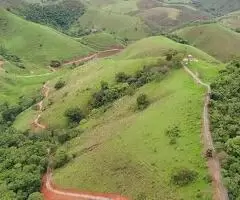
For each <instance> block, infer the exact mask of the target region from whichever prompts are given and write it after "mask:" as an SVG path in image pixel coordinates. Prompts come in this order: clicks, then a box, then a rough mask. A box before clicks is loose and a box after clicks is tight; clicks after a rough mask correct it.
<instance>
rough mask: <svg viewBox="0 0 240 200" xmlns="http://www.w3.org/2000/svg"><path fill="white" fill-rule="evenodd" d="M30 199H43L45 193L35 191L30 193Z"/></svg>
mask: <svg viewBox="0 0 240 200" xmlns="http://www.w3.org/2000/svg"><path fill="white" fill-rule="evenodd" d="M28 200H43V195H42V194H41V193H40V192H34V193H32V194H30V195H29V197H28Z"/></svg>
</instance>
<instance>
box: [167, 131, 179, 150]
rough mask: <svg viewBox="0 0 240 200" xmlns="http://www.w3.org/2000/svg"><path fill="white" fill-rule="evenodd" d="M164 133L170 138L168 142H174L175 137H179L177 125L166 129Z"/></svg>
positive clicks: (175, 140)
mask: <svg viewBox="0 0 240 200" xmlns="http://www.w3.org/2000/svg"><path fill="white" fill-rule="evenodd" d="M166 135H167V136H168V137H169V138H170V141H169V144H171V145H172V144H176V143H177V138H179V137H180V129H179V127H178V126H173V127H170V128H168V129H167V131H166Z"/></svg>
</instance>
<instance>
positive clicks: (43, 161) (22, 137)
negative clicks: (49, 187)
mask: <svg viewBox="0 0 240 200" xmlns="http://www.w3.org/2000/svg"><path fill="white" fill-rule="evenodd" d="M48 148H54V145H53V144H52V142H51V138H50V137H47V136H46V135H34V134H31V133H29V132H25V133H22V132H18V131H16V130H14V129H5V128H3V127H2V128H1V129H0V169H1V170H0V198H1V199H16V200H26V199H28V197H29V196H30V195H31V194H32V193H35V192H37V191H39V190H40V186H41V176H42V174H43V173H44V172H45V171H46V168H47V164H48V160H47V159H48V156H47V149H48ZM31 196H37V194H32V195H31ZM38 196H39V195H38ZM29 199H32V198H30V197H29Z"/></svg>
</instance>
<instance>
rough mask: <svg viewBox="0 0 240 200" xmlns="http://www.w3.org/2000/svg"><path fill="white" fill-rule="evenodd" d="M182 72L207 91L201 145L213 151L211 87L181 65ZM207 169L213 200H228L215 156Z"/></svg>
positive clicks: (210, 159) (209, 161) (209, 160)
mask: <svg viewBox="0 0 240 200" xmlns="http://www.w3.org/2000/svg"><path fill="white" fill-rule="evenodd" d="M183 68H184V70H185V71H186V72H187V73H188V74H189V75H190V76H191V77H192V78H193V79H194V80H195V81H196V82H197V83H198V84H200V85H202V86H204V87H205V88H206V89H207V94H206V96H205V100H204V108H203V131H202V136H203V143H204V150H205V151H206V150H207V149H214V145H213V140H212V134H211V131H210V117H209V103H210V95H211V87H210V85H208V84H207V83H204V82H203V81H202V80H201V79H200V78H199V77H198V76H197V75H196V74H194V73H193V72H192V71H191V70H190V69H189V68H188V67H187V66H186V65H184V64H183ZM208 168H209V173H210V175H211V177H212V185H213V187H214V195H213V199H214V200H228V199H229V198H228V193H227V190H226V188H225V187H224V185H223V183H222V177H221V166H220V163H219V160H218V158H217V156H213V157H212V158H209V159H208Z"/></svg>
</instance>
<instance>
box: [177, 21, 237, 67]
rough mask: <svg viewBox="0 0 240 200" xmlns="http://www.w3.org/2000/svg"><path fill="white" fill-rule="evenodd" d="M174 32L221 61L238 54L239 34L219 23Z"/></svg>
mask: <svg viewBox="0 0 240 200" xmlns="http://www.w3.org/2000/svg"><path fill="white" fill-rule="evenodd" d="M176 33H177V34H178V35H179V36H181V37H183V38H184V39H186V40H188V41H189V42H190V43H191V44H192V45H194V46H196V47H198V48H199V49H202V50H203V51H205V52H207V53H209V54H210V55H212V56H214V57H215V58H217V59H219V60H221V61H225V62H226V61H229V60H230V59H231V58H232V57H233V56H239V55H240V34H239V33H236V32H234V31H231V30H229V29H227V28H224V27H223V26H221V25H219V24H206V25H196V26H192V27H186V28H183V29H181V30H179V31H177V32H176Z"/></svg>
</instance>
